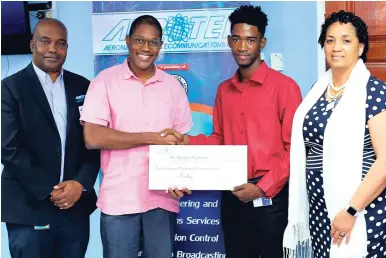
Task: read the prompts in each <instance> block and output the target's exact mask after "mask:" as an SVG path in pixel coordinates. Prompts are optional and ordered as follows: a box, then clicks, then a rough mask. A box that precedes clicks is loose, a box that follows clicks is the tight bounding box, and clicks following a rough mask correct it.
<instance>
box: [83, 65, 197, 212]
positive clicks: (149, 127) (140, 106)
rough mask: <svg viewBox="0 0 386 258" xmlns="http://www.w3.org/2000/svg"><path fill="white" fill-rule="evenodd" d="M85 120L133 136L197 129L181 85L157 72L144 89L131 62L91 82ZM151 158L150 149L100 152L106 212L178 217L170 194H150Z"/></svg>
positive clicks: (102, 200) (102, 206) (102, 202)
mask: <svg viewBox="0 0 386 258" xmlns="http://www.w3.org/2000/svg"><path fill="white" fill-rule="evenodd" d="M80 120H81V121H84V122H89V123H93V124H98V125H103V126H106V127H109V128H113V129H116V130H119V131H123V132H128V133H138V132H158V131H161V130H163V129H165V128H173V129H174V130H176V131H178V132H180V133H186V132H188V131H189V130H190V128H191V127H192V117H191V112H190V107H189V102H188V99H187V96H186V94H185V91H184V89H183V87H182V86H181V85H180V83H179V82H178V81H177V80H176V79H175V78H174V77H173V76H172V75H169V74H167V73H165V72H164V71H162V70H159V69H156V72H155V74H154V76H153V77H152V78H150V79H149V80H148V82H147V83H146V84H145V85H143V84H142V82H141V81H140V80H139V79H138V78H137V77H135V76H134V74H133V73H132V71H131V70H130V69H129V66H128V64H127V61H126V60H125V61H124V62H123V63H122V64H120V65H116V66H113V67H110V68H108V69H106V70H104V71H102V72H100V73H99V74H98V76H97V77H96V78H95V79H94V80H92V82H91V84H90V87H89V89H88V91H87V95H86V98H85V101H84V105H83V110H82V115H81V118H80ZM148 154H149V147H148V146H141V147H136V148H132V149H127V150H101V166H102V173H103V178H102V184H101V186H100V190H99V196H98V201H97V206H98V208H99V209H100V210H101V211H102V212H103V213H105V214H109V215H122V214H133V213H141V212H146V211H148V210H151V209H155V208H162V209H165V210H168V211H171V212H179V205H178V201H177V200H175V199H173V198H171V197H170V196H169V195H168V194H167V193H165V191H152V190H149V187H148V185H149V155H148ZM165 190H166V189H165Z"/></svg>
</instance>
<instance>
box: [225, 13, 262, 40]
mask: <svg viewBox="0 0 386 258" xmlns="http://www.w3.org/2000/svg"><path fill="white" fill-rule="evenodd" d="M229 21H230V22H231V31H232V30H233V26H234V25H235V24H237V23H246V24H249V25H252V26H256V27H257V28H258V29H259V32H260V34H261V36H262V37H264V34H265V27H267V25H268V18H267V15H266V14H265V13H264V12H263V11H261V7H260V6H253V5H242V6H240V7H239V8H237V9H236V10H234V11H233V13H231V15H229Z"/></svg>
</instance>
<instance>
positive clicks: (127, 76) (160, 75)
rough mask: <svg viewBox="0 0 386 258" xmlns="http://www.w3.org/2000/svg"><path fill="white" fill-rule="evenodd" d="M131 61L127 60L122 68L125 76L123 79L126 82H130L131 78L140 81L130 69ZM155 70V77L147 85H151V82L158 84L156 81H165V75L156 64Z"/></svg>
mask: <svg viewBox="0 0 386 258" xmlns="http://www.w3.org/2000/svg"><path fill="white" fill-rule="evenodd" d="M128 62H129V59H128V58H126V59H125V60H124V61H123V62H122V64H121V68H122V75H123V79H125V80H128V79H130V78H132V77H133V78H136V79H138V80H139V78H137V77H136V76H135V75H134V73H133V71H131V69H130V67H129V63H128ZM154 69H155V73H154V75H153V76H152V77H151V78H150V79H149V80H148V82H147V83H151V82H156V81H160V82H161V81H163V80H164V76H163V73H162V71H161V70H160V69H159V68H157V66H156V65H155V64H154Z"/></svg>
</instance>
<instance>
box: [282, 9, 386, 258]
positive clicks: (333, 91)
mask: <svg viewBox="0 0 386 258" xmlns="http://www.w3.org/2000/svg"><path fill="white" fill-rule="evenodd" d="M319 43H320V45H321V46H322V47H323V48H324V51H325V55H326V60H327V62H328V64H329V65H330V67H331V72H330V74H331V80H330V81H328V83H327V86H326V87H325V90H324V91H323V93H322V94H319V95H315V93H314V92H312V91H313V89H311V91H310V94H314V95H315V97H314V99H315V98H317V100H314V101H313V103H311V104H310V105H309V106H308V108H307V110H305V111H304V114H303V117H302V119H296V116H297V115H298V114H296V115H295V119H294V125H293V137H292V140H291V145H292V144H294V145H295V146H297V142H296V141H298V142H299V141H302V142H303V144H304V145H305V149H304V150H305V155H304V159H305V166H304V169H305V174H302V175H303V176H304V177H302V176H298V174H299V173H298V171H293V169H292V167H291V176H290V208H289V225H288V228H287V231H288V232H287V231H286V236H285V238H284V246H285V247H287V248H290V249H291V248H292V247H290V244H289V243H290V242H291V241H290V240H289V239H291V234H293V237H294V238H295V239H296V237H298V239H297V241H298V243H299V242H300V243H301V244H303V245H304V246H306V247H307V246H308V247H310V250H309V255H311V253H313V256H314V257H315V258H319V257H320V258H321V257H330V258H351V257H355V258H356V257H358V258H359V257H368V258H369V257H371V258H376V257H378V258H380V257H386V188H385V187H386V112H384V111H385V109H386V84H385V82H383V81H381V80H379V79H377V78H375V77H373V76H368V77H367V78H368V79H367V78H366V80H364V82H365V83H364V88H365V89H364V91H365V92H364V93H363V94H364V95H363V96H365V97H366V99H365V100H363V102H358V103H357V105H359V106H360V105H362V107H359V108H362V109H364V110H365V111H364V112H363V115H364V114H365V119H364V120H359V119H362V118H357V119H358V120H359V121H363V131H364V135H363V136H362V137H363V138H361V139H362V140H363V144H362V145H356V144H353V146H352V148H356V147H357V146H363V148H362V150H363V155H362V162H361V164H362V165H361V172H362V174H361V180H362V181H361V182H360V183H359V184H358V185H357V186H356V187H355V191H353V194H351V195H350V196H351V197H350V198H349V199H348V200H349V201H348V202H347V206H345V207H341V209H340V210H338V212H337V213H334V212H331V210H329V208H328V206H329V203H328V202H330V207H331V202H333V201H334V199H333V198H330V199H328V198H326V196H327V195H328V194H330V195H331V192H334V195H335V197H336V199H337V201H338V199H339V198H340V196H339V193H340V189H339V188H341V189H342V190H343V189H345V188H346V187H348V186H346V183H347V182H345V181H341V182H334V183H333V184H331V183H330V184H329V185H328V186H327V185H326V184H325V183H326V182H325V181H326V180H324V179H326V178H325V177H326V173H327V172H329V171H327V170H328V168H330V167H328V166H327V167H326V161H325V160H324V159H325V158H326V157H328V158H329V159H331V160H333V161H332V163H339V162H341V159H340V158H339V155H348V154H347V153H338V156H334V157H330V156H331V155H329V154H328V153H325V152H326V148H325V147H326V140H327V138H326V128H327V126H329V123H331V121H330V120H332V115H333V114H334V112H336V110H338V109H339V108H340V105H343V101H344V100H343V99H344V98H345V93H346V92H347V98H349V95H348V94H349V93H348V91H349V89H348V87H351V88H353V87H360V86H359V84H360V82H358V85H355V84H356V83H355V81H354V82H353V81H351V82H349V79H350V78H351V77H353V76H355V75H351V73H355V72H356V71H359V70H358V67H359V65H360V64H359V63H362V60H363V61H366V54H367V51H368V33H367V26H366V24H365V23H364V22H363V21H362V20H361V19H360V18H359V17H357V16H355V15H354V14H352V13H348V12H345V11H340V12H338V13H333V14H332V15H331V16H330V17H329V18H328V19H327V20H326V21H325V23H324V24H323V26H322V32H321V35H320V38H319ZM360 59H362V60H360ZM363 67H364V68H363V70H366V68H365V66H364V65H363ZM363 74H366V73H365V72H363ZM368 75H370V74H369V73H368ZM319 81H322V80H318V82H319ZM319 83H320V82H319ZM350 83H351V84H352V85H348V84H350ZM315 87H316V85H315ZM318 87H319V86H318ZM350 90H351V95H350V96H354V94H353V93H352V92H353V90H352V89H350ZM314 91H315V90H314ZM357 92H359V91H357ZM310 94H309V95H310ZM358 94H360V93H358ZM308 97H309V96H308V95H307V98H308ZM307 98H306V99H305V102H306V101H307ZM308 99H309V98H308ZM345 101H346V104H345V105H346V106H347V105H348V104H347V102H348V100H347V99H346V100H345ZM302 105H303V103H302ZM302 105H301V106H300V107H299V110H298V111H299V112H300V113H301V112H302V111H300V109H302ZM354 105H355V103H354ZM342 108H343V107H342ZM303 109H304V107H303ZM347 110H348V111H350V110H349V109H346V111H347ZM298 111H297V113H298ZM304 115H305V116H304ZM344 115H345V116H356V115H360V114H356V113H350V112H346V113H345V114H344ZM298 116H300V115H298ZM338 116H339V115H338V114H336V117H338ZM336 117H335V118H336ZM340 117H343V116H342V115H341V116H340ZM335 120H337V119H335ZM334 122H335V123H339V121H334ZM341 122H342V121H341ZM296 123H297V124H301V129H299V130H301V131H302V133H301V135H302V137H300V138H302V139H299V138H296V132H297V131H296V130H298V129H296V128H300V125H297V124H296ZM341 126H344V125H343V124H342V125H341ZM336 128H338V127H336ZM295 131H296V132H295ZM346 132H347V133H350V132H349V130H347V131H346ZM336 133H338V132H336ZM332 134H333V133H332ZM294 135H295V136H294ZM330 135H331V133H330ZM335 137H338V138H339V137H340V136H335ZM341 137H343V135H342V136H341ZM338 138H335V139H338ZM353 142H354V139H353ZM346 143H348V144H350V142H349V141H346ZM333 144H339V143H335V142H332V143H330V145H333ZM336 147H339V146H336ZM350 147H351V146H348V148H350ZM295 149H296V147H294V149H293V148H292V147H291V166H294V170H296V169H298V168H301V165H300V166H299V165H297V163H296V162H292V161H293V160H294V161H295V160H296V159H301V157H303V156H302V155H300V154H301V151H298V150H297V149H296V150H295ZM330 150H331V149H330ZM298 153H300V154H299V155H298ZM292 156H293V157H292ZM340 157H343V156H340ZM345 160H346V161H349V158H348V159H345ZM353 162H354V160H353ZM299 164H301V162H300V163H299ZM348 165H349V163H347V166H348ZM292 173H293V174H292ZM334 173H337V174H336V176H337V178H339V177H338V173H340V171H334ZM348 175H349V172H348ZM353 176H354V175H353ZM340 178H341V177H340ZM348 178H349V177H348ZM300 180H305V181H306V182H305V184H304V187H306V193H307V194H306V202H307V205H304V206H303V207H307V208H308V214H307V215H308V216H307V218H306V220H305V221H302V218H303V217H302V216H301V214H299V213H300V212H299V211H296V209H299V208H300V207H302V206H300V205H299V204H298V203H299V201H294V202H293V203H294V205H293V206H291V198H298V199H302V195H301V194H299V193H300V192H299V191H298V192H296V190H295V189H294V187H297V188H299V187H301V186H302V184H301V182H300ZM337 180H338V179H337ZM291 184H292V188H293V189H292V194H291ZM331 185H335V186H337V187H335V188H332V187H331ZM337 188H338V189H337ZM333 197H334V196H333ZM298 199H297V200H298ZM332 206H333V205H332ZM332 214H333V215H332ZM358 214H362V217H363V218H364V219H363V221H365V223H363V225H362V228H364V230H363V232H364V235H365V236H363V235H360V233H358V232H356V238H355V241H357V242H356V246H354V247H353V246H351V247H349V248H348V249H347V250H344V248H343V247H342V248H341V246H343V245H347V246H348V244H349V243H350V241H351V239H350V238H351V237H352V235H351V234H352V233H353V229H354V227H356V224H358V216H359V215H358ZM331 215H332V216H331ZM299 222H303V223H305V225H307V226H308V228H309V231H308V232H305V231H304V230H303V231H302V230H299V228H300V226H299V225H301V223H299ZM357 228H359V226H357ZM355 231H359V229H355ZM299 236H300V237H299ZM307 241H308V242H307ZM364 243H365V244H366V245H365V248H366V249H365V250H364V252H362V253H361V254H359V253H355V252H351V253H350V250H349V249H352V248H357V247H358V245H360V244H364ZM336 247H338V249H335V250H334V252H331V249H332V248H336ZM358 248H359V247H358ZM358 250H361V249H358ZM362 250H363V249H362ZM287 256H288V257H291V256H294V251H292V252H291V251H289V252H287Z"/></svg>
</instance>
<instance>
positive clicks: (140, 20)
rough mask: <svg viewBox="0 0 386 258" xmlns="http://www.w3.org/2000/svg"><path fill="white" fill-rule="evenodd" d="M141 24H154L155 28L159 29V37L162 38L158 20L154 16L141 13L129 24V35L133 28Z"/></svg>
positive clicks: (131, 33) (133, 30) (132, 32)
mask: <svg viewBox="0 0 386 258" xmlns="http://www.w3.org/2000/svg"><path fill="white" fill-rule="evenodd" d="M141 24H147V25H151V26H154V27H156V28H157V30H158V31H159V36H160V38H162V27H161V24H160V23H159V21H158V20H157V19H156V18H154V17H153V16H151V15H142V16H139V17H137V18H136V19H135V20H134V21H133V23H132V24H131V27H130V31H129V36H130V37H131V36H132V35H133V34H134V32H135V30H136V29H137V27H138V26H139V25H141Z"/></svg>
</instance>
